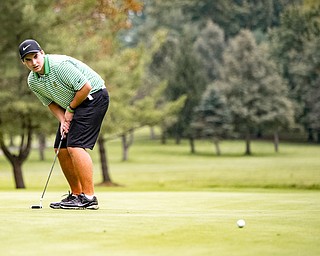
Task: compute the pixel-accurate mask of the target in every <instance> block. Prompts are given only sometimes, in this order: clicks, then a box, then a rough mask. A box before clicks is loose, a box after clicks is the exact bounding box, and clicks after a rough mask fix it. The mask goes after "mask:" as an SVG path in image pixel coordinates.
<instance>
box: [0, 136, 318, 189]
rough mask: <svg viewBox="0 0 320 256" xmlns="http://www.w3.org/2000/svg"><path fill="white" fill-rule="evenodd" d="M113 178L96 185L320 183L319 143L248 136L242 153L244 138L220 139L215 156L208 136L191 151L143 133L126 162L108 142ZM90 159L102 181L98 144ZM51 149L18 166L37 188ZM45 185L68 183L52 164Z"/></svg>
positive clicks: (4, 170)
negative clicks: (249, 150)
mask: <svg viewBox="0 0 320 256" xmlns="http://www.w3.org/2000/svg"><path fill="white" fill-rule="evenodd" d="M106 146H107V150H108V159H109V171H110V175H111V178H112V180H113V181H114V182H115V183H118V184H120V185H122V186H120V187H116V188H101V187H99V188H97V189H100V190H104V189H107V190H116V191H186V190H193V191H195V190H199V191H211V190H215V189H230V188H299V189H319V188H320V160H319V155H320V146H318V145H315V144H302V143H281V144H280V151H279V153H275V152H274V148H273V144H272V142H269V141H253V142H252V152H253V154H252V155H251V156H245V155H244V146H245V145H244V142H243V141H223V142H222V143H221V151H222V155H221V156H217V155H216V154H215V151H214V146H213V144H212V143H210V142H208V141H196V153H195V154H191V153H190V147H189V144H188V141H185V140H184V141H182V143H181V144H180V145H177V144H175V142H174V141H173V140H169V141H168V142H167V144H165V145H162V144H161V143H160V141H159V140H150V139H149V138H148V136H146V134H145V133H142V135H139V134H138V135H137V136H136V140H135V142H134V144H133V145H132V147H131V148H130V150H129V159H128V161H125V162H123V161H122V155H121V154H122V151H121V143H120V141H119V140H112V141H109V142H108V143H107V144H106ZM90 154H91V155H92V158H93V161H94V164H95V182H96V183H97V184H98V183H100V182H101V170H100V162H99V155H98V148H97V147H96V148H95V149H94V151H92V152H90ZM53 156H54V153H53V150H52V149H51V148H48V149H47V151H46V161H44V162H40V161H39V160H38V159H39V156H38V152H37V150H33V152H32V154H31V156H30V157H29V160H28V161H27V163H26V164H25V165H24V166H23V170H24V177H25V181H26V186H27V188H29V189H39V188H41V187H42V186H43V185H44V183H45V179H46V178H47V175H48V172H49V170H50V167H51V164H52V161H53ZM0 177H1V180H0V189H10V188H13V187H14V182H13V176H12V170H11V166H10V165H9V164H8V162H7V161H6V160H5V159H4V157H3V156H1V157H0ZM49 187H50V189H61V188H66V189H67V188H68V186H67V184H66V182H65V180H64V177H63V175H62V173H61V171H60V167H59V164H58V163H56V166H55V169H54V172H53V175H52V178H51V180H50V185H49Z"/></svg>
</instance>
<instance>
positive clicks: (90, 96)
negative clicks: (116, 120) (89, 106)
mask: <svg viewBox="0 0 320 256" xmlns="http://www.w3.org/2000/svg"><path fill="white" fill-rule="evenodd" d="M106 90H107V89H106V87H103V88H101V89H100V90H98V91H96V92H94V93H91V94H89V95H88V96H87V98H88V99H89V100H93V99H94V96H95V95H97V94H99V93H101V92H102V91H106Z"/></svg>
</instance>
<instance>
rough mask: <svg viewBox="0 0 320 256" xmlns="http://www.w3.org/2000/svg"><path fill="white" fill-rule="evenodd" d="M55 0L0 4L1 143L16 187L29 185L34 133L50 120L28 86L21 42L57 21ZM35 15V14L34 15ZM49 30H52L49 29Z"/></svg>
mask: <svg viewBox="0 0 320 256" xmlns="http://www.w3.org/2000/svg"><path fill="white" fill-rule="evenodd" d="M52 3H53V1H50V0H45V1H38V0H35V1H32V2H30V1H26V0H19V1H12V0H8V1H5V2H3V3H1V5H0V11H1V13H2V14H3V15H1V17H0V23H1V30H0V36H1V38H2V40H1V41H0V65H1V70H2V71H3V73H2V77H1V80H0V89H1V91H2V93H1V96H0V97H1V100H2V102H1V104H2V106H1V111H0V144H1V149H2V151H3V152H4V155H5V156H6V158H7V159H8V160H9V162H10V164H11V165H12V169H13V175H14V177H15V185H16V188H25V183H24V179H23V175H22V165H23V163H24V162H25V161H26V159H27V158H28V155H29V153H30V150H31V142H32V135H33V133H34V132H36V131H37V130H40V129H41V128H43V127H44V126H45V125H46V124H47V122H46V121H47V120H48V119H47V117H48V115H47V112H46V110H45V109H43V108H39V106H40V104H39V102H36V101H35V96H34V95H33V94H32V93H31V92H30V90H29V89H28V88H27V86H26V77H27V70H26V69H25V68H24V67H23V65H22V64H21V62H20V60H19V57H18V45H19V44H20V43H21V41H22V40H24V39H26V38H30V37H38V38H39V39H40V40H42V39H43V38H44V37H43V35H42V33H41V31H50V30H49V29H48V28H49V27H50V26H51V25H52V24H53V23H54V22H55V14H54V13H53V12H50V11H49V9H48V8H49V7H50V6H51V7H52ZM30 17H32V18H30ZM48 33H49V32H48ZM13 137H17V138H19V139H20V143H19V145H18V148H17V150H15V149H11V148H10V147H9V145H8V143H7V142H8V139H9V138H13Z"/></svg>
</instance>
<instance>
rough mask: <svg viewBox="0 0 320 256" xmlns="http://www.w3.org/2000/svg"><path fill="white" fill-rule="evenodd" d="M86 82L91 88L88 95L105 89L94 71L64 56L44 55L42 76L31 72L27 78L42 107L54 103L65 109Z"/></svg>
mask: <svg viewBox="0 0 320 256" xmlns="http://www.w3.org/2000/svg"><path fill="white" fill-rule="evenodd" d="M87 82H89V83H90V85H91V87H92V89H91V91H90V94H92V93H95V92H96V91H99V90H100V89H102V88H104V87H105V85H104V81H103V79H102V78H101V77H100V76H99V75H98V74H97V73H96V72H95V71H94V70H92V69H91V68H90V67H89V66H87V65H86V64H84V63H83V62H81V61H79V60H77V59H74V58H72V57H69V56H65V55H54V54H46V55H45V57H44V75H43V76H42V75H39V74H38V73H35V72H33V71H31V72H30V74H29V76H28V85H29V88H30V89H31V91H32V92H33V93H34V94H35V95H36V96H37V97H38V98H39V100H40V101H41V102H42V103H43V105H46V106H48V105H49V104H50V103H52V102H55V103H57V104H58V105H60V106H61V107H63V108H65V109H66V108H67V107H68V106H69V104H70V102H71V101H72V100H73V98H74V95H75V94H76V92H77V91H78V90H80V89H81V88H82V87H83V86H84V85H85V84H86V83H87Z"/></svg>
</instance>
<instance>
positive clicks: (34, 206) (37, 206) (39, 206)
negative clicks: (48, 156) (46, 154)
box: [30, 133, 64, 209]
mask: <svg viewBox="0 0 320 256" xmlns="http://www.w3.org/2000/svg"><path fill="white" fill-rule="evenodd" d="M63 139H64V133H63V134H62V135H61V139H60V142H59V146H58V148H57V152H56V154H55V156H54V159H53V163H52V166H51V170H50V172H49V175H48V178H47V182H46V185H45V186H44V189H43V192H42V196H41V198H40V204H39V205H31V207H30V208H31V209H41V208H42V199H43V197H44V194H45V192H46V190H47V186H48V183H49V180H50V177H51V174H52V170H53V167H54V164H55V163H56V160H57V157H58V154H59V151H60V148H61V144H62V141H63Z"/></svg>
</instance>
